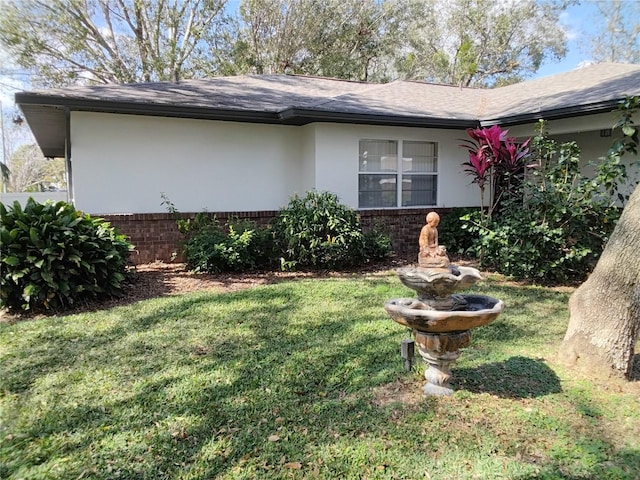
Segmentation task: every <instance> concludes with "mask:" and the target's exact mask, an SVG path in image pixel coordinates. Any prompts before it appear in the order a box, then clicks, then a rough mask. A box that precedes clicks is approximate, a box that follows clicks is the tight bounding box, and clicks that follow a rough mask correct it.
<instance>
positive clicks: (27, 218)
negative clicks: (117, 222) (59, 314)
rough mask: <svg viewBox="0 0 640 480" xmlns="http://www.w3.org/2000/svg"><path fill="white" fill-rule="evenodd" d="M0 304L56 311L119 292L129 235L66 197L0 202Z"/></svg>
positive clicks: (121, 291) (122, 290)
mask: <svg viewBox="0 0 640 480" xmlns="http://www.w3.org/2000/svg"><path fill="white" fill-rule="evenodd" d="M0 245H2V248H1V255H0V267H1V269H0V271H1V272H2V273H1V274H0V306H1V307H8V308H15V309H18V308H21V309H23V310H29V309H41V308H44V309H53V310H61V309H64V308H67V307H69V306H71V305H73V304H74V303H77V302H78V301H81V300H85V299H87V298H100V297H109V296H120V295H123V294H124V287H125V284H126V279H127V274H128V262H129V254H130V252H131V250H132V249H133V245H131V244H130V243H129V241H128V239H127V238H126V237H125V236H124V235H121V234H119V233H118V232H117V231H116V230H115V229H114V228H113V227H111V226H110V225H109V223H107V222H106V221H105V220H104V219H101V218H94V217H91V216H89V215H86V214H84V213H82V212H80V211H78V210H76V209H75V208H74V207H73V205H71V204H69V203H66V202H57V203H53V202H46V203H38V202H36V201H34V200H33V199H31V198H30V199H29V200H28V201H27V203H26V205H25V206H24V208H22V207H21V205H20V203H18V202H14V204H13V206H9V207H8V208H7V207H5V206H4V205H3V204H2V203H0Z"/></svg>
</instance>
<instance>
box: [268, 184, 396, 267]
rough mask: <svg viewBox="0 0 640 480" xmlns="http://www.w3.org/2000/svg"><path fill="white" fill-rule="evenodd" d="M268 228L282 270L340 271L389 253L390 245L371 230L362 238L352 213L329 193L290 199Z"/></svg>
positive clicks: (358, 225)
mask: <svg viewBox="0 0 640 480" xmlns="http://www.w3.org/2000/svg"><path fill="white" fill-rule="evenodd" d="M272 228H273V232H274V238H275V242H276V248H277V251H278V252H279V254H280V256H281V258H280V262H281V267H282V268H283V269H293V268H299V267H302V268H330V269H341V268H347V267H351V266H356V265H361V264H363V263H365V262H367V261H369V260H372V259H377V258H382V257H384V256H386V255H388V254H389V253H390V247H391V242H390V240H388V239H385V238H384V237H385V235H384V233H383V232H382V231H381V230H380V229H379V228H374V229H372V230H371V232H370V233H369V234H367V235H365V234H363V231H362V227H361V225H360V219H359V217H358V215H357V214H356V212H355V211H354V210H353V209H351V208H349V207H347V206H345V205H342V204H341V203H340V202H339V200H338V197H337V196H336V195H335V194H332V193H329V192H316V191H310V192H308V193H307V194H306V195H305V197H304V198H300V197H298V196H297V195H296V196H294V197H292V198H291V199H290V201H289V204H288V205H287V206H286V207H284V208H282V209H281V210H280V211H279V212H278V214H277V215H276V217H275V218H274V220H273V222H272ZM372 257H373V258H372Z"/></svg>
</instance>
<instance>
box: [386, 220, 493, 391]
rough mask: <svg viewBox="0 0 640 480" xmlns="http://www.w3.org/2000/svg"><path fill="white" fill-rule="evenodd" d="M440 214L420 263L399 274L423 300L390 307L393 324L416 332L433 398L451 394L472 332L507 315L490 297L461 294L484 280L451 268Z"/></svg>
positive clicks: (423, 240) (426, 235) (424, 238)
mask: <svg viewBox="0 0 640 480" xmlns="http://www.w3.org/2000/svg"><path fill="white" fill-rule="evenodd" d="M439 221H440V217H439V216H438V214H437V213H436V212H430V213H429V214H428V215H427V224H426V225H425V226H424V227H423V228H422V231H421V233H420V240H419V244H420V252H419V253H418V265H414V266H409V267H404V268H400V269H399V270H398V276H399V277H400V281H401V282H402V283H403V284H404V285H406V286H407V287H409V288H411V289H412V290H415V291H416V293H417V298H395V299H392V300H389V301H388V302H386V303H385V305H384V308H385V310H386V311H387V313H388V314H389V315H390V316H391V318H392V319H393V320H395V321H396V322H398V323H399V324H400V325H403V326H405V327H407V328H410V329H411V331H412V333H413V337H414V339H415V343H417V344H418V349H419V352H420V356H421V357H422V358H423V359H424V361H425V362H426V363H427V368H426V370H425V373H424V376H425V379H426V380H427V383H426V384H425V386H424V393H425V394H427V395H438V396H441V395H451V394H452V393H453V390H452V389H451V388H450V387H449V381H450V379H451V365H452V364H453V363H454V362H455V361H456V360H457V359H458V358H459V357H460V353H461V352H460V349H461V348H464V347H468V346H469V345H470V343H471V332H470V330H471V329H472V328H476V327H480V326H482V325H487V324H488V323H491V322H492V321H494V320H495V319H496V317H497V316H498V315H499V314H500V312H502V309H503V308H504V303H503V302H502V301H501V300H498V299H496V298H493V297H489V296H486V295H474V294H460V293H455V292H457V291H459V290H462V289H465V288H467V287H469V286H471V285H473V284H474V283H475V282H476V281H478V280H481V279H482V277H481V276H480V272H479V271H478V270H477V269H475V268H471V267H456V266H454V265H451V263H450V262H449V258H448V257H447V254H446V249H445V248H444V247H443V246H441V245H438V230H437V226H438V223H439Z"/></svg>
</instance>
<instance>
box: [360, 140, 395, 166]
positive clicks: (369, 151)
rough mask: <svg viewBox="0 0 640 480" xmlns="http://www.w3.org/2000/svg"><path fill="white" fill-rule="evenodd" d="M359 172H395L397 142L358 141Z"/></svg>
mask: <svg viewBox="0 0 640 480" xmlns="http://www.w3.org/2000/svg"><path fill="white" fill-rule="evenodd" d="M359 158H360V160H359V171H361V172H395V171H397V170H398V142H396V141H395V140H360V157H359Z"/></svg>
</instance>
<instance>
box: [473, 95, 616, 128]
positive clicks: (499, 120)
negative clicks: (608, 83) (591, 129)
mask: <svg viewBox="0 0 640 480" xmlns="http://www.w3.org/2000/svg"><path fill="white" fill-rule="evenodd" d="M620 101H621V100H620V99H614V100H606V101H602V102H597V103H590V104H587V105H572V106H569V107H563V108H555V109H549V110H541V111H538V112H532V113H524V114H520V115H506V116H502V117H496V118H490V119H484V120H480V125H481V126H482V127H488V126H491V125H501V126H505V127H507V126H512V125H523V124H527V123H534V122H537V121H538V120H558V119H561V118H572V117H581V116H585V115H596V114H598V113H608V112H611V111H613V110H616V109H618V108H619V106H620Z"/></svg>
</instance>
